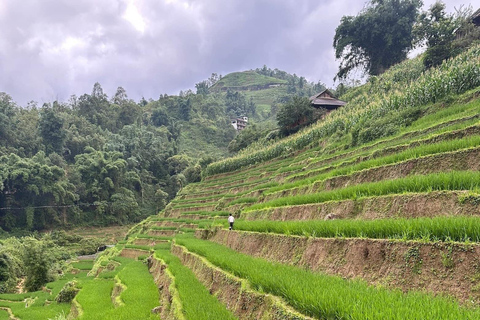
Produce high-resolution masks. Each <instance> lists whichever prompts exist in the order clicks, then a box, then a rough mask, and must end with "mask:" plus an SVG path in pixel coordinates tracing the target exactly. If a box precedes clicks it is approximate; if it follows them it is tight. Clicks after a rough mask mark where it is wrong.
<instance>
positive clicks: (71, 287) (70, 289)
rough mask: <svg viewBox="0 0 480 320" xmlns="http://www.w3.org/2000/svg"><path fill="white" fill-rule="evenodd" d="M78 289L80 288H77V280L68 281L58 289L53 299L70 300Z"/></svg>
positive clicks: (59, 301)
mask: <svg viewBox="0 0 480 320" xmlns="http://www.w3.org/2000/svg"><path fill="white" fill-rule="evenodd" d="M79 291H80V289H79V288H78V284H77V282H76V281H75V280H73V281H69V282H67V283H65V285H64V286H63V288H62V290H60V292H59V293H58V295H57V297H56V298H55V301H57V302H58V303H62V302H67V303H68V302H71V301H72V300H73V298H75V296H76V295H77V293H78V292H79Z"/></svg>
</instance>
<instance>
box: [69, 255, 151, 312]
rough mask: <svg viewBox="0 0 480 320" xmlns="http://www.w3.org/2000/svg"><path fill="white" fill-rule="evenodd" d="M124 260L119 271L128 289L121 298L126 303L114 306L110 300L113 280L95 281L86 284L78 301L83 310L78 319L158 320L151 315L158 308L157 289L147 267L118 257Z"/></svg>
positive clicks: (121, 279)
mask: <svg viewBox="0 0 480 320" xmlns="http://www.w3.org/2000/svg"><path fill="white" fill-rule="evenodd" d="M115 260H117V261H121V263H122V266H123V267H122V268H118V273H117V276H118V279H119V280H120V281H121V283H122V284H124V285H125V286H126V287H127V288H126V290H124V291H123V292H122V293H121V295H120V298H121V300H122V302H123V304H122V305H121V306H119V307H117V308H115V307H114V305H113V303H112V299H111V292H112V290H113V286H114V281H113V279H94V280H92V281H89V282H87V283H85V284H84V286H83V288H82V290H81V291H80V293H79V294H78V295H77V297H76V299H77V301H78V302H79V303H80V305H81V306H82V308H83V315H82V316H81V317H79V318H78V319H81V320H88V319H95V320H96V319H99V315H101V319H104V320H110V319H112V320H119V319H125V320H130V319H158V316H156V315H154V314H152V313H151V311H150V310H151V309H153V308H154V307H156V306H157V305H158V301H159V294H158V289H157V287H156V286H155V284H154V282H153V278H152V276H151V275H150V273H149V272H148V269H147V266H146V265H145V264H143V263H142V262H140V261H135V260H131V259H126V258H120V257H117V258H115Z"/></svg>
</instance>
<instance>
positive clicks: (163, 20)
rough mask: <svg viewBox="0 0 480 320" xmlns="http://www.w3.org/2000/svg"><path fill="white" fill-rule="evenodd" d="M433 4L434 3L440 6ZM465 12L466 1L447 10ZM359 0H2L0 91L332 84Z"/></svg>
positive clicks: (54, 95)
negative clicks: (254, 79) (343, 21)
mask: <svg viewBox="0 0 480 320" xmlns="http://www.w3.org/2000/svg"><path fill="white" fill-rule="evenodd" d="M432 1H433V0H432ZM449 3H453V4H454V5H455V6H457V7H458V3H459V1H458V0H450V1H448V2H447V8H448V9H449V10H450V9H452V10H453V5H450V4H449ZM363 5H364V4H363V2H358V1H352V0H348V1H347V0H337V1H335V0H320V1H318V0H301V1H298V0H229V1H225V0H202V1H194V0H102V1H96V0H76V1H71V0H55V1H54V0H42V1H38V0H22V1H21V2H18V1H16V0H2V1H1V2H0V72H1V73H0V91H4V92H7V93H8V94H10V95H11V96H12V97H13V98H14V100H15V101H17V102H18V103H19V104H20V105H26V103H27V102H28V101H30V100H36V101H38V102H39V103H43V102H50V101H53V100H55V99H59V100H62V101H65V100H67V99H68V97H69V96H70V95H71V94H76V95H81V94H83V93H90V92H91V90H92V88H93V84H94V83H95V82H97V81H98V82H100V83H101V85H102V86H103V88H104V91H105V92H106V93H108V94H110V95H113V94H114V92H115V91H116V88H117V87H118V86H122V87H124V88H125V89H126V90H127V93H128V95H129V97H130V98H133V99H135V100H139V99H140V98H141V97H142V96H144V97H145V98H153V99H156V98H158V96H159V95H160V94H162V93H169V94H176V93H178V92H179V91H180V90H182V89H188V88H193V87H194V84H195V83H196V82H199V81H201V80H203V79H206V78H208V76H209V75H210V74H211V73H213V72H215V73H221V74H227V73H229V72H233V71H242V70H246V69H251V68H257V67H261V66H263V65H264V64H266V65H267V66H269V67H271V68H278V69H282V70H285V71H287V72H290V73H296V74H297V75H303V76H306V77H307V79H309V80H310V81H315V82H316V81H318V80H320V81H322V82H324V83H326V84H327V85H332V84H333V83H332V79H333V76H334V74H335V72H336V71H337V67H338V63H337V62H336V61H335V60H334V55H333V48H332V41H333V35H334V32H335V28H336V26H337V25H338V24H339V22H340V18H341V17H342V16H343V15H356V14H357V13H358V12H359V11H360V10H361V8H362V7H363Z"/></svg>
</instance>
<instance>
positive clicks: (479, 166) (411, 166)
mask: <svg viewBox="0 0 480 320" xmlns="http://www.w3.org/2000/svg"><path fill="white" fill-rule="evenodd" d="M479 158H480V148H472V149H464V150H459V151H455V152H446V153H440V154H434V155H428V156H424V157H420V158H416V159H409V160H405V161H402V162H397V163H392V164H387V165H384V166H378V167H372V168H366V169H363V170H359V171H356V172H353V173H351V174H347V175H339V176H335V177H331V178H328V179H326V180H319V181H315V182H313V183H312V184H309V185H305V186H301V187H297V188H292V189H286V190H283V191H278V192H275V193H272V194H269V195H267V196H265V198H264V201H268V200H272V199H276V198H278V197H285V196H289V195H299V194H307V193H315V192H320V191H323V190H332V189H338V188H342V187H347V186H351V185H357V184H362V183H368V182H377V181H382V180H391V179H398V178H404V177H406V176H409V175H415V174H418V175H420V174H421V175H426V174H431V173H438V172H449V171H454V170H465V171H466V170H471V171H478V170H480V161H478V159H479Z"/></svg>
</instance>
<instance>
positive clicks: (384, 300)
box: [176, 237, 480, 320]
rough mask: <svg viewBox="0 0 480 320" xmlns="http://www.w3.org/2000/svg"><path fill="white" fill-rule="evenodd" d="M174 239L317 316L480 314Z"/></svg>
mask: <svg viewBox="0 0 480 320" xmlns="http://www.w3.org/2000/svg"><path fill="white" fill-rule="evenodd" d="M176 241H177V243H178V244H180V245H182V246H185V247H186V248H187V249H188V250H189V251H192V252H195V253H197V254H199V255H201V256H203V257H205V258H206V259H208V260H209V261H210V262H211V263H213V264H214V265H216V266H218V267H220V268H222V269H224V270H227V271H229V272H231V273H233V274H235V275H236V276H238V277H241V278H245V279H247V280H248V281H250V283H251V284H252V285H253V286H254V288H256V289H257V290H262V291H264V292H267V293H270V294H273V295H277V296H281V297H283V298H284V299H285V300H286V301H287V302H288V303H289V304H290V305H291V306H292V307H294V308H295V309H296V310H298V311H300V312H302V313H304V314H307V315H309V316H312V317H314V318H316V319H351V320H353V319H362V320H363V319H369V320H375V319H381V320H384V319H390V320H396V319H399V320H400V319H402V320H403V319H455V320H459V319H478V318H479V317H480V311H479V310H470V309H466V308H462V307H460V306H459V305H458V304H457V303H455V302H453V301H452V300H450V299H447V298H443V297H433V296H430V295H427V294H424V293H418V292H409V293H403V292H401V291H399V290H387V289H384V288H376V287H371V286H368V285H366V284H365V283H364V282H361V281H350V280H344V279H342V278H341V277H334V276H327V275H323V274H320V273H313V272H311V271H308V270H303V269H300V268H296V267H293V266H288V265H283V264H279V263H273V262H269V261H266V260H263V259H259V258H253V257H250V256H248V255H244V254H241V253H238V252H236V251H233V250H231V249H229V248H226V247H224V246H221V245H218V244H216V243H212V242H209V241H205V240H199V239H194V238H191V237H179V238H177V240H176Z"/></svg>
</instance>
